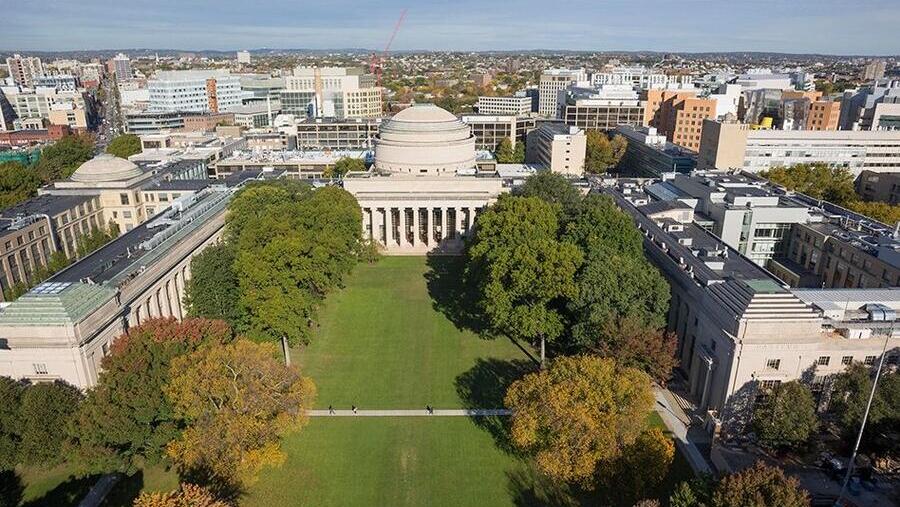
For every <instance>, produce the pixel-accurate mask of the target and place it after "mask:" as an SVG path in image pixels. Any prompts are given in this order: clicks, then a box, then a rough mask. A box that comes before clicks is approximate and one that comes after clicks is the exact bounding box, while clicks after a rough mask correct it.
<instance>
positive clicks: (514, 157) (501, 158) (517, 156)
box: [494, 137, 525, 164]
mask: <svg viewBox="0 0 900 507" xmlns="http://www.w3.org/2000/svg"><path fill="white" fill-rule="evenodd" d="M494 157H496V159H497V163H498V164H522V163H524V162H525V143H523V142H521V141H519V142H517V143H516V146H515V147H513V143H512V140H511V139H510V138H508V137H504V138H503V139H502V140H501V141H500V143H499V144H497V148H496V149H495V150H494Z"/></svg>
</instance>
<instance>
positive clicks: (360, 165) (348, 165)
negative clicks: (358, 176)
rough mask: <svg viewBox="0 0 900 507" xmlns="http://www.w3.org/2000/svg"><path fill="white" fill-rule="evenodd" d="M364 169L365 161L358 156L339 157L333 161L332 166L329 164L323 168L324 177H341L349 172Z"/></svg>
mask: <svg viewBox="0 0 900 507" xmlns="http://www.w3.org/2000/svg"><path fill="white" fill-rule="evenodd" d="M365 170H366V163H365V162H363V161H362V160H361V159H358V158H351V157H341V158H339V159H338V161H337V162H335V163H334V167H331V166H329V167H328V168H327V169H326V170H325V177H326V178H342V177H343V176H344V175H345V174H347V173H349V172H363V171H365Z"/></svg>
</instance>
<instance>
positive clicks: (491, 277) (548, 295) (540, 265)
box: [469, 196, 582, 364]
mask: <svg viewBox="0 0 900 507" xmlns="http://www.w3.org/2000/svg"><path fill="white" fill-rule="evenodd" d="M556 212H557V209H556V208H555V207H554V206H552V205H550V204H548V203H546V202H544V201H542V200H541V199H538V198H536V197H516V196H501V197H500V199H499V200H498V201H497V203H496V204H494V205H493V206H490V207H489V208H488V209H487V210H485V211H484V212H483V213H482V214H481V216H480V217H479V219H478V222H477V223H476V224H475V233H474V236H473V238H472V239H471V244H470V245H469V259H470V263H469V274H470V276H471V280H473V281H474V283H475V285H476V286H477V287H478V294H479V304H480V306H481V309H482V310H483V311H484V314H485V315H486V316H487V318H488V323H489V325H490V327H491V328H492V329H493V330H494V331H495V332H497V333H500V334H505V335H507V336H510V337H513V338H516V339H529V340H540V344H541V363H542V364H543V362H544V358H545V341H546V340H554V339H556V338H557V337H558V336H560V335H561V334H562V332H563V316H562V315H561V313H560V312H559V311H558V309H557V306H556V305H554V303H555V302H557V301H558V300H559V299H560V298H564V297H569V296H572V295H573V294H574V293H575V289H576V287H575V283H574V279H573V278H574V275H575V271H576V270H577V269H578V266H579V265H580V264H581V260H582V259H581V252H579V251H578V248H577V247H576V246H575V245H573V244H571V243H568V242H564V241H559V240H558V239H557V231H558V229H559V225H558V220H557V214H556Z"/></svg>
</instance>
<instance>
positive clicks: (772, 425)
mask: <svg viewBox="0 0 900 507" xmlns="http://www.w3.org/2000/svg"><path fill="white" fill-rule="evenodd" d="M818 424H819V420H818V418H817V417H816V407H815V402H814V401H813V397H812V393H811V392H810V391H809V388H808V387H806V386H805V385H803V384H801V383H799V382H796V381H794V382H787V383H784V384H781V385H779V386H777V387H775V388H774V389H772V392H771V393H766V398H765V401H763V402H761V403H759V404H758V405H757V406H756V408H755V409H754V411H753V429H754V430H755V431H756V435H757V437H758V438H759V440H760V443H762V444H763V445H765V446H768V447H773V448H798V447H800V446H801V445H803V444H805V443H806V442H807V440H809V437H810V435H812V433H813V432H814V431H815V430H816V427H817V426H818Z"/></svg>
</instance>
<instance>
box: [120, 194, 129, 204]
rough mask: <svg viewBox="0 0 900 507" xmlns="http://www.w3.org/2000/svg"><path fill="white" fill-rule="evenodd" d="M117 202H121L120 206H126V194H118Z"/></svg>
mask: <svg viewBox="0 0 900 507" xmlns="http://www.w3.org/2000/svg"><path fill="white" fill-rule="evenodd" d="M119 200H120V201H122V204H126V205H127V204H128V194H119Z"/></svg>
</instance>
